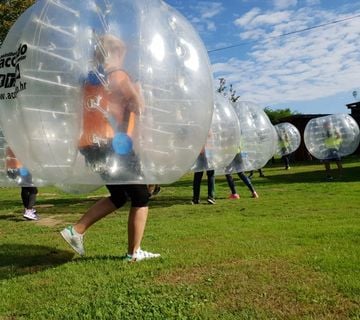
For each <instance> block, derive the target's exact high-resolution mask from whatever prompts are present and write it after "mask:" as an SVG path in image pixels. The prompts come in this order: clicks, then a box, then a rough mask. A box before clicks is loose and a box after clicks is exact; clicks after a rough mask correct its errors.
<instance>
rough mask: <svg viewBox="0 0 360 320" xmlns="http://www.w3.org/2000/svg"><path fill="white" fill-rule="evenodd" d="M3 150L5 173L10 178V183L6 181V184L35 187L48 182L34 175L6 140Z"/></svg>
mask: <svg viewBox="0 0 360 320" xmlns="http://www.w3.org/2000/svg"><path fill="white" fill-rule="evenodd" d="M3 150H4V151H3V152H1V157H2V156H4V158H3V159H4V173H5V175H6V177H7V180H8V183H6V181H5V182H4V186H21V187H33V186H44V185H45V184H46V183H45V181H44V180H42V179H40V178H38V177H33V175H32V174H31V172H30V171H29V169H28V168H27V167H25V166H24V165H23V164H22V163H21V162H20V161H19V160H18V158H17V157H16V156H15V154H14V152H13V150H12V148H10V146H9V145H7V143H6V141H5V144H4V149H3Z"/></svg>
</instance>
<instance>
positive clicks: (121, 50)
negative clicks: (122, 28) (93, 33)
mask: <svg viewBox="0 0 360 320" xmlns="http://www.w3.org/2000/svg"><path fill="white" fill-rule="evenodd" d="M125 53H126V45H125V43H124V42H123V41H122V40H120V39H119V38H117V37H115V36H113V35H112V34H106V35H103V36H101V37H99V38H98V41H97V45H96V48H95V59H96V60H97V62H98V63H100V64H104V63H105V62H106V60H107V58H109V57H111V56H118V57H119V58H121V59H123V58H124V57H125Z"/></svg>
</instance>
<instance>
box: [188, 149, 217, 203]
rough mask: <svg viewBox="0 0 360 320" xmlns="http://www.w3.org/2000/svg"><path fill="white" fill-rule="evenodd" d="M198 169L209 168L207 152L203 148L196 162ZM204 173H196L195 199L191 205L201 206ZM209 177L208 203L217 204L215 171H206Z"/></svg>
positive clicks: (194, 183) (194, 182)
mask: <svg viewBox="0 0 360 320" xmlns="http://www.w3.org/2000/svg"><path fill="white" fill-rule="evenodd" d="M196 167H199V168H208V167H209V164H208V160H207V157H206V150H205V147H203V148H202V149H201V151H200V154H199V156H198V158H197V160H196ZM203 174H204V171H198V172H194V179H193V197H192V200H191V204H199V203H200V187H201V180H202V177H203ZM206 175H207V186H208V189H207V190H208V196H207V203H208V204H215V203H216V202H215V170H206Z"/></svg>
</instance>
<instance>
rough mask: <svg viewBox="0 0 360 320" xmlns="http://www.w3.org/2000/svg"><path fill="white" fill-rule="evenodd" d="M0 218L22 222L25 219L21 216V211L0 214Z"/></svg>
mask: <svg viewBox="0 0 360 320" xmlns="http://www.w3.org/2000/svg"><path fill="white" fill-rule="evenodd" d="M0 220H8V221H13V222H24V221H27V220H25V219H24V218H23V217H22V213H16V214H0Z"/></svg>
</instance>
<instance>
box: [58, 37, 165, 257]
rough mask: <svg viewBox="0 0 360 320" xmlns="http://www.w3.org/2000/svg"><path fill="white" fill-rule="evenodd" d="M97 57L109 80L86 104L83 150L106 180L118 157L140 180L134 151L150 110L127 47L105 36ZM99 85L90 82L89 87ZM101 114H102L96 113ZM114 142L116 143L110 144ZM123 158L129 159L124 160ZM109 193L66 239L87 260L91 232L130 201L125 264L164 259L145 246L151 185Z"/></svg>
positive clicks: (129, 186)
mask: <svg viewBox="0 0 360 320" xmlns="http://www.w3.org/2000/svg"><path fill="white" fill-rule="evenodd" d="M95 55H96V58H97V61H98V62H99V63H100V64H102V65H103V67H104V73H105V78H104V79H103V78H102V76H101V75H97V79H98V80H99V81H101V82H102V85H98V84H96V83H95V85H97V86H99V87H100V88H97V89H94V88H92V89H93V90H95V97H94V96H93V95H91V94H89V99H88V100H87V101H86V105H85V109H86V107H88V109H89V114H88V119H86V118H84V125H83V126H84V130H83V131H84V132H83V135H82V139H83V141H82V143H81V151H82V152H83V154H84V155H85V157H87V161H88V162H89V163H90V164H93V165H95V166H97V167H96V169H98V167H99V166H102V169H101V170H102V176H103V177H104V179H105V180H108V179H109V175H110V174H112V173H111V172H110V173H108V172H106V170H107V167H108V166H109V165H111V163H109V161H108V160H107V159H108V158H109V157H112V156H113V161H119V162H118V163H117V166H119V165H122V163H121V160H124V161H127V164H131V165H129V166H128V167H126V168H125V167H122V168H121V169H122V170H125V169H126V170H125V172H124V174H130V175H131V177H132V178H134V177H136V176H138V174H139V172H138V170H139V166H138V163H137V158H136V156H135V153H134V151H133V148H132V146H133V144H132V139H133V135H132V132H133V129H134V121H135V116H136V115H139V114H140V113H141V111H142V109H143V107H144V101H143V99H142V96H141V94H140V87H139V86H138V85H137V84H134V83H133V82H132V81H131V80H130V78H129V76H128V74H127V73H126V72H125V71H123V69H122V66H123V61H124V55H125V45H124V43H123V42H122V41H121V40H120V39H118V38H116V37H115V36H113V35H105V36H103V37H101V38H100V39H99V42H98V47H97V49H96V51H95ZM93 85H94V84H93V83H91V81H90V83H89V86H93ZM89 90H91V88H90V89H89ZM96 90H99V91H96ZM85 91H86V88H85ZM92 93H93V92H92ZM85 95H86V92H85ZM91 97H93V98H91ZM91 99H93V101H91ZM85 100H86V99H85ZM99 109H102V110H99ZM95 110H97V111H100V112H97V113H96V112H95ZM92 111H93V112H94V113H93V114H91V112H92ZM85 117H86V115H85ZM116 139H117V140H116ZM114 141H115V142H114ZM85 142H86V143H85ZM109 142H111V144H110V145H109ZM109 150H111V151H109ZM97 153H99V154H97ZM121 157H123V158H122V159H121ZM113 177H114V179H115V180H116V179H118V180H119V179H121V178H123V177H124V178H125V179H127V178H128V177H129V176H126V175H125V176H124V175H114V176H113ZM106 188H107V189H108V191H109V193H110V196H109V197H105V198H102V199H100V200H99V201H97V202H96V203H95V204H94V205H93V206H92V207H90V208H89V210H88V211H87V212H86V213H85V214H84V215H83V216H82V217H81V218H80V219H79V220H78V221H77V223H75V224H74V225H70V226H68V227H66V228H64V229H63V230H62V231H61V232H60V234H61V236H62V237H63V238H64V240H65V241H66V242H67V243H68V244H69V245H70V246H71V247H72V249H74V251H76V252H77V253H78V254H80V255H84V254H85V249H84V234H85V232H86V231H87V229H88V228H90V227H91V226H92V225H93V224H94V223H96V222H97V221H99V220H100V219H102V218H104V217H106V216H107V215H109V214H110V213H112V212H114V211H115V210H117V209H119V208H121V207H123V206H124V205H125V203H126V202H127V200H128V199H130V201H131V206H130V209H129V215H128V248H127V253H126V254H125V256H124V257H123V258H124V260H125V261H129V262H135V261H142V260H145V259H152V258H157V257H159V256H160V254H158V253H151V252H147V251H144V250H142V249H141V247H140V245H141V241H142V238H143V235H144V230H145V225H146V221H147V217H148V203H149V192H148V188H147V185H145V184H123V185H122V184H107V185H106Z"/></svg>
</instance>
